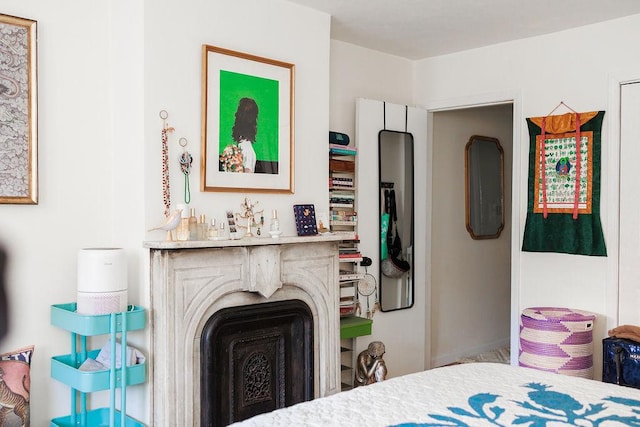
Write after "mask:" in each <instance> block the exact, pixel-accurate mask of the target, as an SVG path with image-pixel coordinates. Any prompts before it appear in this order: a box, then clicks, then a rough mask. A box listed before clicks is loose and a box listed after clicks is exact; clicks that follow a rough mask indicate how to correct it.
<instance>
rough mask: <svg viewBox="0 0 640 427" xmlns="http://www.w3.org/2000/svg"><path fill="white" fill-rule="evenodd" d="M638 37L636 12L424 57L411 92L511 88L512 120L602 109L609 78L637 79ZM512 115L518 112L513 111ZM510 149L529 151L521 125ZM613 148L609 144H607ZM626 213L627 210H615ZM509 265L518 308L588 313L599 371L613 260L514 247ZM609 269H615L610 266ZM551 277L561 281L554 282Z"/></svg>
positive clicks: (427, 94) (521, 161) (522, 161)
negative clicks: (514, 98) (516, 100)
mask: <svg viewBox="0 0 640 427" xmlns="http://www.w3.org/2000/svg"><path fill="white" fill-rule="evenodd" d="M638 39H640V15H635V16H630V17H627V18H623V19H618V20H615V21H609V22H605V23H600V24H596V25H590V26H585V27H581V28H577V29H573V30H568V31H564V32H560V33H556V34H550V35H546V36H541V37H535V38H531V39H524V40H519V41H514V42H510V43H503V44H499V45H494V46H490V47H487V48H482V49H475V50H471V51H467V52H462V53H458V54H452V55H447V56H442V57H438V58H433V59H426V60H422V61H418V62H417V63H416V80H415V93H416V101H417V103H418V104H421V105H427V104H431V103H433V102H436V101H437V102H441V101H443V100H455V99H458V98H461V97H469V96H474V95H478V96H480V95H482V96H486V94H490V93H499V92H504V91H515V92H517V93H520V94H521V96H520V100H521V105H520V106H519V107H520V111H521V112H520V113H519V114H518V113H516V116H515V117H514V120H516V121H521V122H522V123H524V120H525V118H526V117H531V116H541V115H546V114H548V113H549V112H550V111H551V110H552V109H553V108H554V107H555V106H556V105H557V104H558V103H559V102H560V101H564V102H566V103H567V104H568V105H570V106H571V107H572V108H573V109H575V110H578V111H592V110H605V109H607V107H608V105H609V103H608V101H609V100H608V91H609V79H610V78H611V76H612V75H613V74H615V73H616V72H618V71H619V70H635V71H636V74H637V75H640V57H638V56H637V55H634V54H633V53H632V52H634V41H635V40H638ZM515 111H518V109H517V108H516V110H515ZM616 119H617V118H616V117H611V116H605V123H604V128H603V144H602V147H603V149H602V184H601V190H602V193H601V200H600V205H601V211H602V218H601V219H602V222H603V227H604V231H605V240H606V241H607V242H610V241H611V240H612V239H613V240H614V241H615V240H616V239H614V238H613V237H612V234H615V233H617V229H615V228H614V227H613V225H614V224H615V218H613V217H612V215H615V214H616V212H615V207H613V209H612V206H611V205H610V203H609V200H610V198H613V199H614V200H615V196H614V195H612V194H611V193H610V191H608V190H609V189H610V187H609V182H610V180H612V179H613V180H615V179H616V178H615V176H616V174H617V170H610V169H609V168H608V167H607V166H608V164H609V161H610V157H609V153H608V146H609V145H608V144H609V143H610V141H608V133H607V129H608V126H609V125H610V124H609V123H610V121H611V120H616ZM521 129H522V131H521V133H520V135H516V138H515V140H514V145H515V144H520V145H521V146H522V147H528V142H527V141H528V139H527V138H528V137H527V130H526V126H521ZM611 143H612V142H611ZM528 151H529V150H528V148H525V149H522V150H521V155H520V158H517V159H514V166H515V167H516V168H517V169H516V172H515V173H514V191H515V192H519V194H520V195H522V197H520V203H519V204H518V205H517V206H514V212H515V213H516V215H515V218H517V219H518V221H519V223H516V224H513V233H516V234H517V235H518V236H520V240H519V241H520V244H521V236H522V233H523V230H524V221H525V218H526V203H527V200H526V194H527V173H528V171H527V168H526V165H527V159H528ZM622 214H623V215H624V214H629V213H622ZM515 256H516V257H517V259H516V260H514V265H520V269H519V271H517V272H516V274H517V278H518V281H519V283H520V286H519V301H517V307H516V308H517V310H518V311H521V310H522V309H523V308H526V307H530V306H544V305H552V306H560V307H571V308H580V309H584V310H589V311H592V312H594V313H597V314H598V315H599V317H598V320H597V322H596V327H595V331H594V342H595V346H594V359H595V361H594V367H595V372H596V373H597V372H599V370H600V366H601V365H600V363H601V362H600V358H601V354H600V353H601V351H600V346H599V340H600V338H602V337H603V336H604V335H606V332H605V331H606V327H607V322H610V323H613V322H615V320H616V319H613V318H612V313H611V312H610V311H611V310H608V309H607V307H609V306H610V304H611V302H610V301H608V300H607V298H608V297H609V295H611V294H610V293H609V292H607V289H608V287H611V286H615V284H614V283H610V282H609V281H608V278H609V276H608V271H609V269H610V268H612V265H613V266H615V265H616V262H617V259H615V258H611V257H588V256H575V255H565V254H556V253H529V252H520V251H519V250H518V248H515ZM613 268H615V267H613ZM558 277H562V280H561V281H560V282H558Z"/></svg>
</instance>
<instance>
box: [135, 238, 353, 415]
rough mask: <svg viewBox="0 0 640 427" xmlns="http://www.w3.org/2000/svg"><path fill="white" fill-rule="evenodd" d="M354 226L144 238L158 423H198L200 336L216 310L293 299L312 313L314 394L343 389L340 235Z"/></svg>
mask: <svg viewBox="0 0 640 427" xmlns="http://www.w3.org/2000/svg"><path fill="white" fill-rule="evenodd" d="M353 238H355V235H354V234H353V233H338V234H321V235H316V236H306V237H280V238H278V239H272V238H270V237H269V238H243V239H239V240H226V241H192V242H145V244H144V246H145V247H146V248H149V249H150V257H151V319H150V326H151V347H152V351H153V353H152V355H151V356H152V357H151V363H150V366H151V370H152V371H153V372H152V374H151V381H150V384H151V387H152V390H153V392H152V408H153V415H152V416H153V420H152V421H153V422H152V425H155V426H174V425H185V426H186V425H188V426H199V425H200V373H199V372H200V338H201V333H202V330H203V328H204V326H205V324H206V322H207V320H208V319H209V318H210V317H211V316H212V315H213V314H214V313H215V312H217V311H218V310H221V309H223V308H229V307H239V306H244V305H250V304H260V303H265V302H270V301H282V300H289V299H298V300H301V301H303V302H305V303H306V304H307V305H308V306H309V308H310V310H311V312H312V315H313V329H314V356H313V361H314V363H313V371H314V397H321V396H327V395H330V394H333V393H336V392H338V391H339V390H340V351H339V345H340V343H339V336H340V321H339V302H338V299H339V289H338V287H339V283H338V268H339V259H338V242H339V241H341V240H348V239H353Z"/></svg>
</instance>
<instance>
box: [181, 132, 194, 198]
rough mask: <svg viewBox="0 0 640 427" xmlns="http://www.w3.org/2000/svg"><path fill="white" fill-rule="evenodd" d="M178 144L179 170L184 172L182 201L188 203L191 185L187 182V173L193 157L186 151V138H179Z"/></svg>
mask: <svg viewBox="0 0 640 427" xmlns="http://www.w3.org/2000/svg"><path fill="white" fill-rule="evenodd" d="M178 144H180V146H181V147H182V154H181V155H180V170H181V171H182V173H183V174H184V202H185V204H187V205H188V204H189V203H190V202H191V185H190V183H189V175H190V174H191V164H192V163H193V157H192V156H191V154H190V153H189V152H188V151H187V149H186V147H187V138H180V139H179V140H178Z"/></svg>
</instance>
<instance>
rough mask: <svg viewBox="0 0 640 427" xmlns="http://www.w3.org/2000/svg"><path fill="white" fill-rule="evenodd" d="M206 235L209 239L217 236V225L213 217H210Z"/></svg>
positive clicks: (216, 238)
mask: <svg viewBox="0 0 640 427" xmlns="http://www.w3.org/2000/svg"><path fill="white" fill-rule="evenodd" d="M207 237H208V238H209V240H218V238H219V233H218V225H217V224H216V219H215V218H212V219H211V225H210V226H209V230H208V233H207Z"/></svg>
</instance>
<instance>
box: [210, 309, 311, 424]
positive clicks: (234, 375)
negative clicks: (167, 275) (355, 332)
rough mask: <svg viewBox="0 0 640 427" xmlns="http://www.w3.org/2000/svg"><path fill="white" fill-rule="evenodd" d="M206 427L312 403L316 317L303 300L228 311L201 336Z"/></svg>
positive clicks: (213, 318)
mask: <svg viewBox="0 0 640 427" xmlns="http://www.w3.org/2000/svg"><path fill="white" fill-rule="evenodd" d="M200 348H201V350H200V351H201V352H202V353H201V362H200V402H201V405H200V406H201V413H200V419H201V423H200V424H201V425H202V426H226V425H228V424H231V423H233V422H236V421H242V420H244V419H247V418H250V417H252V416H254V415H257V414H261V413H264V412H269V411H272V410H274V409H278V408H284V407H285V406H291V405H293V404H296V403H300V402H304V401H306V400H310V399H312V398H313V318H312V315H311V311H310V310H309V307H307V305H306V304H305V303H304V302H302V301H300V300H288V301H278V302H268V303H264V304H256V305H249V306H243V307H240V308H238V307H232V308H225V309H222V310H220V311H218V312H216V313H214V315H213V316H211V318H210V319H209V320H208V321H207V323H206V324H205V326H204V329H203V331H202V338H201V344H200Z"/></svg>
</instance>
